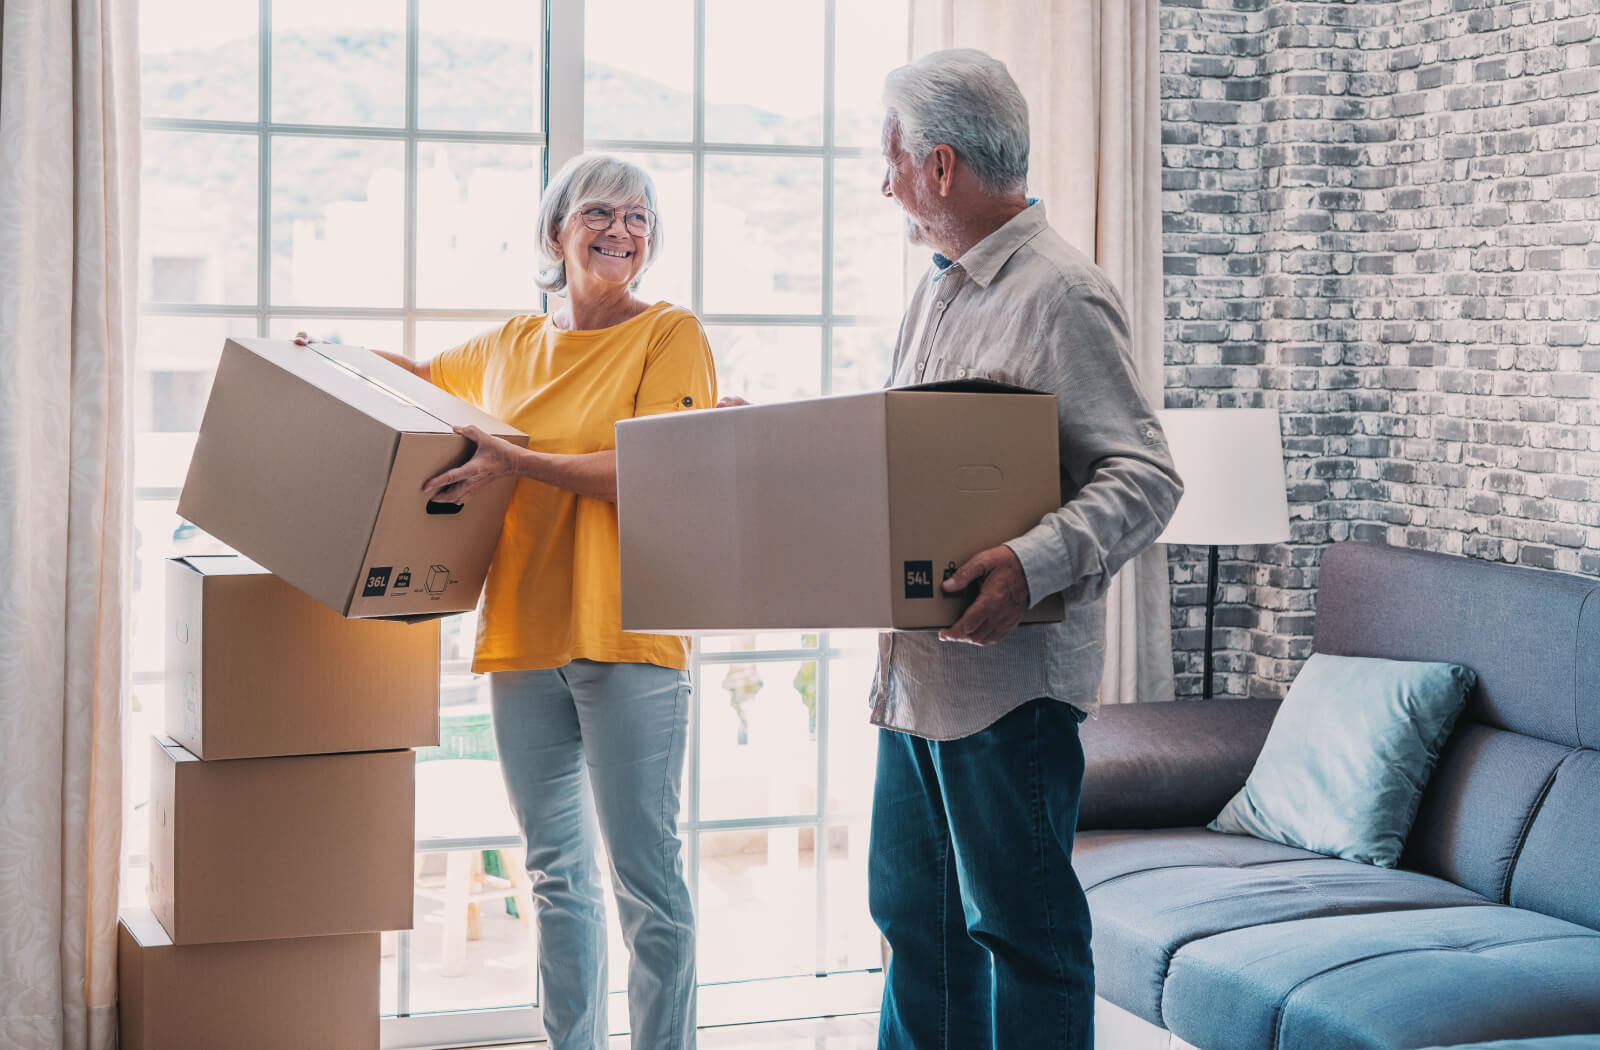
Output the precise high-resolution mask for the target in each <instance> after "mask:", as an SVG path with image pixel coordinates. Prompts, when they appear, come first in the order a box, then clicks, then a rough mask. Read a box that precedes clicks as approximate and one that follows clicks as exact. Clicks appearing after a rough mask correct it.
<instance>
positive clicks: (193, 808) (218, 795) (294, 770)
mask: <svg viewBox="0 0 1600 1050" xmlns="http://www.w3.org/2000/svg"><path fill="white" fill-rule="evenodd" d="M152 747H153V748H154V755H153V761H152V762H151V766H150V909H151V910H152V911H153V912H155V915H156V918H157V919H159V920H160V922H161V925H162V927H163V928H164V929H165V930H166V931H167V935H168V936H169V937H171V938H172V942H173V943H174V944H210V943H214V942H219V941H257V940H270V939H276V938H282V937H327V936H332V935H335V934H343V933H365V932H367V931H371V930H380V931H381V930H408V929H410V928H411V918H412V913H411V902H412V856H413V854H412V848H413V846H414V842H413V833H414V832H413V829H414V825H415V807H416V800H415V795H416V756H415V755H413V754H412V753H411V752H410V751H368V752H363V753H359V754H351V755H311V756H305V757H295V758H242V759H233V760H228V761H222V762H202V761H200V760H199V759H197V758H195V757H194V756H193V755H191V754H190V753H189V752H187V751H185V750H184V749H183V748H182V747H180V746H179V745H178V744H176V743H174V742H173V741H172V740H170V739H168V738H164V737H156V738H155V740H154V741H153V743H152Z"/></svg>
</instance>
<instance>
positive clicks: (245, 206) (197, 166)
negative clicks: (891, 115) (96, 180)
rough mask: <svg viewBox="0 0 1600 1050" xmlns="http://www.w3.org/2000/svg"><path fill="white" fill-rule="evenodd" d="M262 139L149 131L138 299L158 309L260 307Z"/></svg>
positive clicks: (187, 132) (143, 190) (142, 196)
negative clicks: (203, 305)
mask: <svg viewBox="0 0 1600 1050" xmlns="http://www.w3.org/2000/svg"><path fill="white" fill-rule="evenodd" d="M256 142H257V140H256V137H255V136H253V135H223V134H215V133H207V132H199V131H146V132H145V133H144V149H143V153H144V162H143V163H144V171H143V177H142V178H143V181H142V182H141V185H140V195H141V202H140V211H141V221H142V229H141V232H140V239H139V295H140V298H142V299H143V300H144V301H146V302H156V303H227V304H230V305H249V304H253V303H254V302H255V301H256V243H257V236H256V235H257V227H256V222H257V219H256V187H257V185H258V184H259V180H258V164H257V159H256Z"/></svg>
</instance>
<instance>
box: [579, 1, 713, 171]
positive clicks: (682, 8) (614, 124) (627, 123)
mask: <svg viewBox="0 0 1600 1050" xmlns="http://www.w3.org/2000/svg"><path fill="white" fill-rule="evenodd" d="M583 37H584V39H583V55H584V68H583V133H584V135H586V136H588V137H589V138H592V139H646V140H651V141H656V142H681V141H687V140H688V139H690V138H692V137H693V135H694V5H693V4H692V3H691V2H690V0H588V2H587V3H585V5H584V13H583Z"/></svg>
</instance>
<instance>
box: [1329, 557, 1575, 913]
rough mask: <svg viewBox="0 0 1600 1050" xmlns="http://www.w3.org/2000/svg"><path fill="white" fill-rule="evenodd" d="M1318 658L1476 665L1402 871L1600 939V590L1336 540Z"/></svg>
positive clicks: (1558, 576) (1568, 579) (1571, 580)
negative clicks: (1580, 927)
mask: <svg viewBox="0 0 1600 1050" xmlns="http://www.w3.org/2000/svg"><path fill="white" fill-rule="evenodd" d="M1313 648H1314V649H1315V650H1316V651H1317V652H1321V653H1330V654H1335V655H1344V656H1376V657H1385V658H1388V659H1394V660H1447V661H1450V662H1452V663H1459V664H1463V665H1465V666H1467V667H1470V668H1472V669H1473V670H1474V671H1476V672H1477V673H1478V684H1477V686H1476V687H1475V688H1474V690H1473V692H1472V696H1471V697H1470V698H1469V699H1468V701H1467V709H1466V711H1465V712H1464V713H1463V715H1462V718H1461V722H1460V724H1459V725H1458V726H1457V728H1456V731H1455V733H1454V734H1453V735H1452V737H1451V739H1450V741H1449V743H1448V744H1447V745H1446V747H1445V750H1444V753H1443V754H1442V755H1441V756H1440V761H1439V765H1438V768H1437V769H1435V771H1434V774H1433V776H1432V778H1431V779H1430V780H1429V783H1428V788H1427V791H1426V793H1425V794H1424V796H1423V800H1422V806H1421V808H1420V809H1419V811H1418V813H1417V820H1416V824H1415V825H1414V826H1413V828H1412V831H1411V835H1410V838H1409V839H1408V841H1407V844H1406V852H1405V856H1404V857H1403V858H1402V860H1401V866H1402V867H1406V868H1410V869H1413V870H1417V871H1423V872H1427V873H1429V874H1432V875H1437V876H1439V877H1441V878H1445V879H1449V880H1450V881H1451V882H1454V883H1456V884H1458V885H1461V886H1465V887H1466V888H1468V889H1471V890H1473V891H1475V892H1477V893H1480V894H1482V895H1484V896H1485V897H1488V898H1489V899H1491V900H1495V901H1500V902H1503V903H1511V904H1515V905H1517V906H1519V907H1528V908H1532V909H1534V910H1537V911H1541V912H1545V913H1546V914H1550V915H1556V916H1558V917H1561V918H1566V919H1570V920H1572V921H1575V922H1580V923H1583V924H1584V925H1587V926H1590V927H1594V928H1596V929H1600V879H1596V878H1595V877H1594V876H1593V873H1594V872H1596V871H1600V830H1597V829H1600V821H1596V820H1595V819H1594V814H1596V813H1600V753H1597V752H1596V751H1595V750H1594V749H1595V748H1597V747H1600V580H1593V579H1588V578H1585V577H1581V576H1570V575H1566V574H1564V573H1556V572H1546V571H1541V570H1537V569H1523V568H1517V567H1514V566H1508V565H1497V564H1494V563H1491V562H1484V561H1477V560H1474V559H1470V558H1460V557H1454V556H1451V555H1446V554H1432V553H1428V552H1423V551H1408V550H1403V549H1401V548H1396V547H1387V546H1384V545H1381V544H1367V543H1341V544H1335V545H1334V546H1332V547H1329V548H1328V549H1327V550H1326V551H1325V552H1324V553H1323V557H1322V565H1321V569H1320V572H1319V578H1318V592H1317V622H1316V634H1315V637H1314V639H1313ZM1579 872H1588V873H1590V875H1589V877H1588V878H1586V879H1581V880H1578V881H1576V882H1574V878H1575V877H1576V873H1579Z"/></svg>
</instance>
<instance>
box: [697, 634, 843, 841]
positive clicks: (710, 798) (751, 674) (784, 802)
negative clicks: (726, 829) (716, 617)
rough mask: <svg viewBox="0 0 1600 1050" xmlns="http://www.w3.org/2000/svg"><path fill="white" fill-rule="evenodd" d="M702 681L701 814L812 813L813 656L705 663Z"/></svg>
mask: <svg viewBox="0 0 1600 1050" xmlns="http://www.w3.org/2000/svg"><path fill="white" fill-rule="evenodd" d="M700 679H701V680H700V816H701V817H702V819H705V820H723V819H730V818H736V817H773V816H794V815H800V814H805V813H811V812H814V811H815V809H816V804H817V740H816V710H817V665H816V661H814V660H806V661H793V660H781V661H773V662H763V661H752V662H750V663H747V664H715V665H711V664H708V665H706V666H704V667H703V668H702V669H701V675H700Z"/></svg>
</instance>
